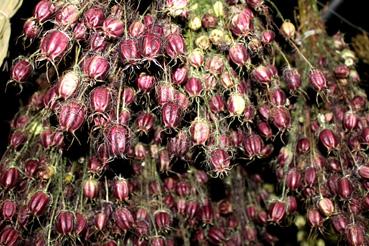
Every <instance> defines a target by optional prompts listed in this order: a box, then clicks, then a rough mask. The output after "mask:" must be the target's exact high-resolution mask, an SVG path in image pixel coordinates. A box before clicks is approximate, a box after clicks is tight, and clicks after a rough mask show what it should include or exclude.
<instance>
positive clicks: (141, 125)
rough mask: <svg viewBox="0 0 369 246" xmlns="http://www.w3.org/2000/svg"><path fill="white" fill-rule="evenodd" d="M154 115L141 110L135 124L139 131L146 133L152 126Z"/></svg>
mask: <svg viewBox="0 0 369 246" xmlns="http://www.w3.org/2000/svg"><path fill="white" fill-rule="evenodd" d="M154 123H155V115H154V114H153V113H150V112H141V113H140V114H139V115H138V117H137V119H136V124H137V128H138V130H139V131H142V132H144V133H148V132H149V131H150V130H151V129H152V128H153V126H154Z"/></svg>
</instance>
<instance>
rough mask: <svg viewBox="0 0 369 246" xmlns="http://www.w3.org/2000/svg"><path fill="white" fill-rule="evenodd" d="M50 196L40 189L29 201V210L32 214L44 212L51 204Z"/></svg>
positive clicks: (37, 214)
mask: <svg viewBox="0 0 369 246" xmlns="http://www.w3.org/2000/svg"><path fill="white" fill-rule="evenodd" d="M49 202H50V197H49V195H47V194H46V193H45V192H43V191H38V192H36V193H35V194H33V196H32V197H31V199H30V200H29V201H28V210H29V211H30V213H31V214H32V215H35V216H40V215H42V214H44V213H45V212H46V210H47V208H48V206H49Z"/></svg>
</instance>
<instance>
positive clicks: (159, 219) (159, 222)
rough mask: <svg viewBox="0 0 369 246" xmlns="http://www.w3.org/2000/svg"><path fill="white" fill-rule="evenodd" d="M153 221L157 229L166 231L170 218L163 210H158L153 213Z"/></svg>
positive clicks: (168, 227) (170, 221) (169, 224)
mask: <svg viewBox="0 0 369 246" xmlns="http://www.w3.org/2000/svg"><path fill="white" fill-rule="evenodd" d="M154 221H155V225H156V227H157V229H158V230H160V231H166V230H169V229H170V226H171V223H172V218H171V215H170V214H169V213H168V212H167V211H165V210H158V211H155V213H154Z"/></svg>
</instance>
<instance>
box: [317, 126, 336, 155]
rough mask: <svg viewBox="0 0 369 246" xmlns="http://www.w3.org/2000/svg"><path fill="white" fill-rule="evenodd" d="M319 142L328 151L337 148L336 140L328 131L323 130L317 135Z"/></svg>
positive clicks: (331, 132) (330, 131)
mask: <svg viewBox="0 0 369 246" xmlns="http://www.w3.org/2000/svg"><path fill="white" fill-rule="evenodd" d="M319 139H320V142H321V143H322V144H323V145H324V147H326V148H327V149H328V151H331V150H333V149H336V148H337V146H338V140H337V138H336V136H335V134H334V133H333V131H332V130H330V129H324V130H322V131H321V132H320V134H319Z"/></svg>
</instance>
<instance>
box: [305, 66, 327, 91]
mask: <svg viewBox="0 0 369 246" xmlns="http://www.w3.org/2000/svg"><path fill="white" fill-rule="evenodd" d="M309 81H310V83H311V85H312V86H313V88H314V89H315V90H317V91H321V90H323V89H326V88H327V79H326V77H325V75H324V73H323V72H322V71H320V70H318V69H314V70H311V71H310V73H309Z"/></svg>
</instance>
